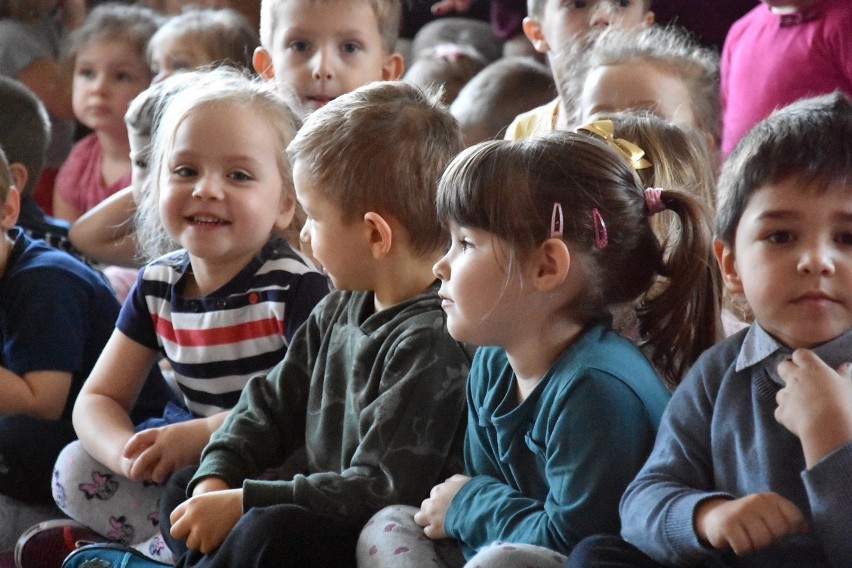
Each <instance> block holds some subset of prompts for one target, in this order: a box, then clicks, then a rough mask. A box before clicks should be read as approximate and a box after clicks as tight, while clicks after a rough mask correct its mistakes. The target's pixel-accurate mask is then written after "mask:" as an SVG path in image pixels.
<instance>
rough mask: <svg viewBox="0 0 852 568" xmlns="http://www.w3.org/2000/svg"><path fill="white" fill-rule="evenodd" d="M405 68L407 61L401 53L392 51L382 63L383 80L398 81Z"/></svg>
mask: <svg viewBox="0 0 852 568" xmlns="http://www.w3.org/2000/svg"><path fill="white" fill-rule="evenodd" d="M404 70H405V61H404V60H403V59H402V55H400V54H399V53H391V54H390V55H388V56H387V57H386V58H385V62H384V64H383V65H382V80H383V81H396V80H397V79H399V78H400V77H402V72H403V71H404Z"/></svg>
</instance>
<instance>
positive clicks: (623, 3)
mask: <svg viewBox="0 0 852 568" xmlns="http://www.w3.org/2000/svg"><path fill="white" fill-rule="evenodd" d="M630 3H631V2H630V0H619V1H618V7H619V8H628V7H630Z"/></svg>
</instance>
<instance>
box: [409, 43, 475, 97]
mask: <svg viewBox="0 0 852 568" xmlns="http://www.w3.org/2000/svg"><path fill="white" fill-rule="evenodd" d="M487 64H488V61H487V60H486V59H485V58H484V57H483V56H482V55H481V54H480V53H478V52H477V51H476V50H475V49H474V48H473V47H471V46H469V45H463V44H455V43H442V44H439V45H436V46H434V47H431V48H429V49H426V50H425V51H421V52H419V53H416V54H415V55H414V58H413V59H412V61H411V65H410V67H408V70H407V71H406V72H405V74H404V75H403V76H402V80H403V81H405V82H406V83H411V84H412V85H417V86H418V87H422V88H427V89H435V90H437V89H439V88H440V89H443V90H442V95H441V101H442V102H443V103H444V104H446V105H450V104H452V102H453V101H454V100H455V99H456V97H457V96H458V94H459V91H461V89H462V87H464V86H465V85H466V84H467V83H468V81H470V80H471V79H472V78H473V77H474V76H476V74H477V73H479V72H480V71H482V69H484V68H485V66H486V65H487Z"/></svg>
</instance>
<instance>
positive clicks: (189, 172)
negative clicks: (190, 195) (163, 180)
mask: <svg viewBox="0 0 852 568" xmlns="http://www.w3.org/2000/svg"><path fill="white" fill-rule="evenodd" d="M172 172H174V174H175V175H177V176H178V177H187V178H188V177H193V176H194V175H196V173H197V172H196V171H195V170H194V169H192V168H190V167H189V166H178V167H176V168H174V169H173V170H172Z"/></svg>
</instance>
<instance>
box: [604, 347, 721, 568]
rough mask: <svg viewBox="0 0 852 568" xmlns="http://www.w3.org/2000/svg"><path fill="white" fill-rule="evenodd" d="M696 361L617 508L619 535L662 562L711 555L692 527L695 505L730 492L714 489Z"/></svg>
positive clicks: (707, 415) (701, 371) (708, 398)
mask: <svg viewBox="0 0 852 568" xmlns="http://www.w3.org/2000/svg"><path fill="white" fill-rule="evenodd" d="M705 361H706V360H705ZM701 363H702V361H701V360H700V359H699V362H698V363H697V364H696V365H695V366H694V367H693V369H692V370H691V371H690V372H689V374H688V375H687V377H686V378H685V379H684V381H683V382H682V383H681V384H680V385H679V386H678V388H677V390H675V393H674V396H673V397H672V400H671V402H670V403H669V405H668V407H666V410H665V412H664V413H663V418H662V423H661V424H660V431H659V433H658V435H657V440H656V443H655V445H654V449H653V451H652V452H651V455H650V457H649V458H648V461H647V462H646V463H645V465H644V467H643V468H642V470H641V471H640V472H639V474H638V475H637V476H636V479H635V480H633V482H631V483H630V485H629V486H628V487H627V490H626V491H625V494H624V497H623V499H622V502H621V507H620V512H621V523H622V527H621V531H622V537H624V539H625V540H627V541H628V542H630V543H631V544H633V545H634V546H636V547H637V548H639V549H641V550H642V551H643V552H645V554H647V555H648V556H650V557H652V558H653V559H654V560H656V561H657V562H660V563H662V564H665V565H677V566H681V565H693V564H696V565H697V564H700V563H702V562H704V561H709V560H711V559H713V558H715V554H716V553H715V552H714V551H713V550H712V549H711V548H709V547H706V546H705V545H703V544H702V543H701V542H700V541H699V539H698V536H697V534H696V532H695V530H694V528H693V516H694V512H695V508H696V507H697V506H698V504H699V503H701V502H702V501H705V500H707V499H711V498H715V497H727V498H732V497H733V496H732V495H730V494H727V493H721V492H718V491H715V490H714V489H713V487H714V480H713V465H712V449H711V442H710V440H711V435H710V427H711V422H712V414H713V405H714V400H713V393H711V392H710V389H708V388H706V382H705V380H704V377H705V374H706V373H708V372H710V371H708V369H707V368H706V365H704V366H702V365H701Z"/></svg>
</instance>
